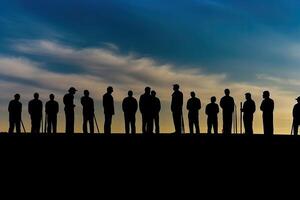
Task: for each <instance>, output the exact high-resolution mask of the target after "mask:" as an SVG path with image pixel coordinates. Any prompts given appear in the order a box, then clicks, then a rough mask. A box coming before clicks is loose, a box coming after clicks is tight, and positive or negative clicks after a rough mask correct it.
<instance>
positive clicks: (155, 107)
mask: <svg viewBox="0 0 300 200" xmlns="http://www.w3.org/2000/svg"><path fill="white" fill-rule="evenodd" d="M151 96H152V117H153V121H154V124H155V133H156V134H159V133H160V128H159V112H160V109H161V104H160V100H159V98H157V97H156V92H155V91H154V90H153V91H151ZM152 124H153V122H152Z"/></svg>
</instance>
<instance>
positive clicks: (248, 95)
mask: <svg viewBox="0 0 300 200" xmlns="http://www.w3.org/2000/svg"><path fill="white" fill-rule="evenodd" d="M245 97H246V99H247V100H250V99H251V93H249V92H248V93H246V94H245Z"/></svg>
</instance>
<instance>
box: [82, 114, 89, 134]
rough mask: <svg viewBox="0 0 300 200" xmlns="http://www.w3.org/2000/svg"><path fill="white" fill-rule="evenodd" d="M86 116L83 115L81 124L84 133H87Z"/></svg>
mask: <svg viewBox="0 0 300 200" xmlns="http://www.w3.org/2000/svg"><path fill="white" fill-rule="evenodd" d="M87 121H88V120H87V118H86V116H83V124H82V131H83V133H84V134H87V133H88V131H87Z"/></svg>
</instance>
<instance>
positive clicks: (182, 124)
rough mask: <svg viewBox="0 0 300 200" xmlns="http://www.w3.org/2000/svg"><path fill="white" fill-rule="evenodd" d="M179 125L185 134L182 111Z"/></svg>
mask: <svg viewBox="0 0 300 200" xmlns="http://www.w3.org/2000/svg"><path fill="white" fill-rule="evenodd" d="M181 126H182V133H183V134H185V127H184V119H183V113H182V115H181Z"/></svg>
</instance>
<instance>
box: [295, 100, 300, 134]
mask: <svg viewBox="0 0 300 200" xmlns="http://www.w3.org/2000/svg"><path fill="white" fill-rule="evenodd" d="M296 100H297V104H296V105H295V106H294V109H293V130H294V135H298V128H299V125H300V96H299V97H298V98H297V99H296Z"/></svg>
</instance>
